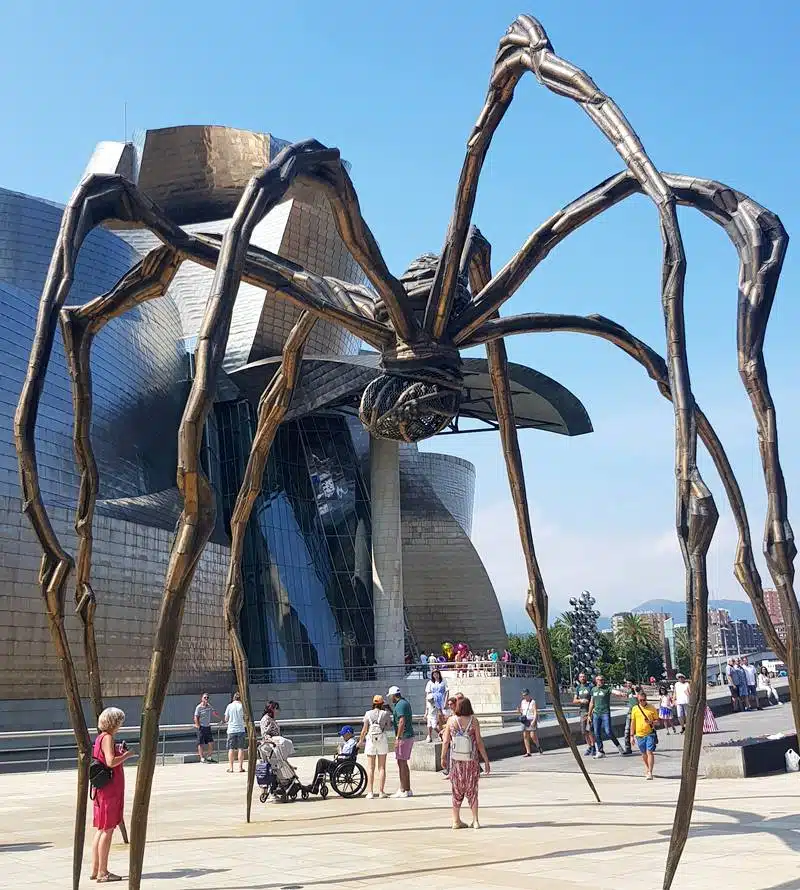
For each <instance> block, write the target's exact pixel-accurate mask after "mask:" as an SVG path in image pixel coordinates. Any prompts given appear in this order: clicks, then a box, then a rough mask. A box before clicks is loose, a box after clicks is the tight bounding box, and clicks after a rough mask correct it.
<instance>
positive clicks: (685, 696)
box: [675, 674, 692, 735]
mask: <svg viewBox="0 0 800 890" xmlns="http://www.w3.org/2000/svg"><path fill="white" fill-rule="evenodd" d="M691 694H692V689H691V686H690V684H689V681H688V680H687V679H686V674H678V675H677V676H676V678H675V711H676V713H677V717H678V722H679V723H680V725H681V735H683V733H685V732H686V709H687V708H688V707H689V700H690V698H691Z"/></svg>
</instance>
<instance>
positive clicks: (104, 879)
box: [97, 871, 122, 884]
mask: <svg viewBox="0 0 800 890" xmlns="http://www.w3.org/2000/svg"><path fill="white" fill-rule="evenodd" d="M121 880H122V878H121V877H120V876H119V875H114V874H112V873H111V872H110V871H107V872H106V873H105V874H104V875H100V876H99V877H98V878H97V883H98V884H108V883H109V882H111V881H121Z"/></svg>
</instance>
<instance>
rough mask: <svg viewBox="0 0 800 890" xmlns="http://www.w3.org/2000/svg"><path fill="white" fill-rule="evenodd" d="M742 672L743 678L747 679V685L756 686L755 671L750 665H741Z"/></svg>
mask: <svg viewBox="0 0 800 890" xmlns="http://www.w3.org/2000/svg"><path fill="white" fill-rule="evenodd" d="M742 670H743V671H744V672H745V676H746V677H747V685H748V686H755V685H756V669H755V667H754V666H753V665H752V664H743V665H742Z"/></svg>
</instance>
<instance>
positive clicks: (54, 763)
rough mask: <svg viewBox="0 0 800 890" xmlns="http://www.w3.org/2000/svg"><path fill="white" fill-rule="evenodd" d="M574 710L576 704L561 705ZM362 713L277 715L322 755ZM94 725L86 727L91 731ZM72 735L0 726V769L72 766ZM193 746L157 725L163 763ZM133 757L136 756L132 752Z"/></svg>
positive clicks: (186, 735)
mask: <svg viewBox="0 0 800 890" xmlns="http://www.w3.org/2000/svg"><path fill="white" fill-rule="evenodd" d="M565 710H574V711H575V712H576V713H577V709H565ZM539 714H540V722H542V723H546V722H549V721H550V720H552V719H553V712H552V708H540V709H539ZM476 716H477V717H479V718H480V719H483V720H497V721H499V724H498V727H499V726H505V725H509V724H510V725H513V724H514V723H515V722H516V721H517V720H518V714H517V712H516V711H490V712H484V713H481V714H476ZM363 719H364V715H363V714H359V715H358V716H355V717H312V718H306V719H299V718H298V719H293V720H280V727H281V732H282V733H284V734H285V735H287V736H289V737H290V738H291V739H292V742H293V744H294V747H295V750H296V752H297V754H298V756H303V755H317V756H319V755H322V754H324V753H325V752H326V751H327V752H330V750H331V748H332V747H333V746H334V745H335V741H336V735H337V734H338V732H339V730H340V729H341V728H342V726H346V725H348V724H349V725H351V726H352V727H353V728H354V729H355V731H356V733H358V732H359V731H360V728H361V725H362V721H363ZM414 724H415V730H416V734H417V738H420V737H423V736H424V734H425V718H424V717H422V716H415V717H414ZM211 729H212V734H213V737H214V743H215V749H216V750H217V751H219V752H220V755H221V756H222V757H224V756H225V752H224V747H225V736H226V733H227V730H226V727H225V725H224V724H222V723H216V724H213V725H212V727H211ZM139 732H140V730H139V727H138V726H130V727H123V728H122V729H120V730H119V731H118V733H117V735H118V736H120V737H121V738H124V739H126V740H127V741H129V742H130V743H131V744H133V745H136V744H138V743H139ZM96 733H97V730H96V729H91V730H90V735H91V736H95V735H96ZM74 739H75V736H74V733H73V732H72V730H71V729H49V730H47V729H45V730H27V731H18V732H0V773H4V772H25V771H44V772H50V770H51V769H66V768H69V767H74V766H75V764H76V762H77V751H76V747H75V740H74ZM196 747H197V741H196V729H195V727H194V724H192V723H181V724H172V725H167V726H161V727H160V728H159V755H158V756H159V760H160V761H161V763H162V765H163V764H165V763H166V762H167V759H168V758H169V759H170V760H172V758H173V757H174V756H176V755H177V756H178V757H184V756H186V755H191V754H193V753H195V751H196ZM133 759H135V758H133Z"/></svg>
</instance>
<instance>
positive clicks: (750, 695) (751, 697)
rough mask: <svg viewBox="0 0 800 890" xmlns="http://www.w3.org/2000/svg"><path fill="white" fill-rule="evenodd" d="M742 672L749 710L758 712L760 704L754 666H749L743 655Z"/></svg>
mask: <svg viewBox="0 0 800 890" xmlns="http://www.w3.org/2000/svg"><path fill="white" fill-rule="evenodd" d="M742 670H743V671H744V676H745V681H746V682H747V700H748V701H749V702H750V710H751V711H752V710H753V709H755V710H757V711H760V710H762V708H761V703H760V702H759V700H758V688H757V687H758V684H757V682H756V669H755V666H754V665H752V664H750V662H749V661H748V660H747V656H746V655H745V656H744V657H743V658H742Z"/></svg>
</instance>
